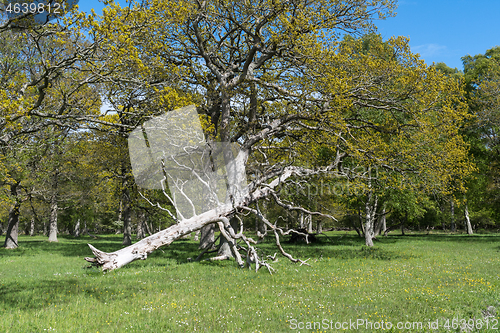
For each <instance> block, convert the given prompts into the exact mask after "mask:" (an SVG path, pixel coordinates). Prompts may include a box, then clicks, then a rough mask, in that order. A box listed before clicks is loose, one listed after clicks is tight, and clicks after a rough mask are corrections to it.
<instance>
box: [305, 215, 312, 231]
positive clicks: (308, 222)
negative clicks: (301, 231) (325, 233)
mask: <svg viewBox="0 0 500 333" xmlns="http://www.w3.org/2000/svg"><path fill="white" fill-rule="evenodd" d="M306 221H307V222H306V223H307V232H308V233H310V234H312V233H313V224H312V215H309V216H307V218H306Z"/></svg>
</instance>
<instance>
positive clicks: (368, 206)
mask: <svg viewBox="0 0 500 333" xmlns="http://www.w3.org/2000/svg"><path fill="white" fill-rule="evenodd" d="M377 200H378V198H377V196H375V200H374V201H373V205H372V203H371V201H372V192H371V191H370V192H369V194H368V199H367V200H366V203H365V210H366V221H365V244H366V246H373V237H374V229H373V227H374V225H373V224H374V220H375V212H376V211H377Z"/></svg>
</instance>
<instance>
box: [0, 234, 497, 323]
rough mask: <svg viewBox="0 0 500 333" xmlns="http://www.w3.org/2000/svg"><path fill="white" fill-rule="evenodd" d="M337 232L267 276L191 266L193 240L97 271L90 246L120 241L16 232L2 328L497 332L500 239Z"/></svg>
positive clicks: (4, 266) (2, 267)
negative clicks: (54, 239) (372, 242)
mask: <svg viewBox="0 0 500 333" xmlns="http://www.w3.org/2000/svg"><path fill="white" fill-rule="evenodd" d="M344 234H345V232H343V233H335V232H331V233H328V236H329V239H326V238H325V237H322V236H320V241H321V242H320V244H317V245H314V246H312V245H288V244H285V248H286V249H287V250H289V251H290V252H291V253H292V254H293V255H295V256H299V257H301V258H302V259H306V258H310V259H309V261H308V262H309V263H311V267H307V266H298V265H295V264H292V263H290V262H289V261H287V260H286V259H285V258H283V257H280V256H279V255H278V256H277V257H278V258H279V261H278V262H276V263H274V264H273V267H274V268H276V273H275V274H273V275H272V276H271V275H269V273H268V272H267V270H265V269H262V270H261V271H259V272H258V273H256V272H255V271H250V270H247V269H238V268H236V265H235V263H234V261H226V262H207V261H205V262H199V263H190V262H188V261H187V258H188V257H195V256H196V255H197V253H198V251H197V245H196V243H195V242H193V241H189V240H181V241H177V242H175V243H174V244H173V245H172V246H170V247H168V248H165V249H163V251H162V250H158V251H156V252H155V253H153V254H152V255H151V256H150V257H149V258H148V259H147V260H145V261H139V262H134V263H131V264H130V265H128V266H125V267H124V268H122V269H119V270H117V271H113V272H110V273H106V274H103V273H102V272H100V271H99V270H98V269H96V268H90V269H88V268H86V267H87V263H86V262H85V261H84V260H83V257H84V256H89V255H90V254H91V253H90V250H89V248H88V247H87V245H86V243H92V244H93V245H95V246H96V247H97V248H99V249H101V250H104V251H113V250H117V249H119V248H121V240H122V238H121V236H115V235H110V236H102V237H100V239H98V240H93V239H90V238H88V237H82V238H79V239H74V238H72V237H70V236H68V237H64V236H60V237H59V240H60V241H59V243H48V242H47V241H46V238H45V237H43V236H36V237H28V236H22V237H20V239H19V244H20V246H21V247H20V248H19V249H16V250H5V249H0V332H46V331H49V332H50V331H53V332H199V331H202V332H299V331H300V332H313V331H314V332H316V331H323V332H341V331H345V332H378V331H383V332H450V331H451V332H460V331H462V332H472V331H474V332H476V331H477V332H499V330H500V323H498V319H499V316H498V311H499V310H500V256H499V254H500V235H498V234H487V235H473V236H467V235H445V234H441V235H429V236H426V235H419V234H409V235H407V236H404V237H403V236H396V235H389V236H388V237H385V238H384V237H382V238H380V239H379V241H377V242H376V246H375V248H373V249H368V248H366V247H364V246H363V240H361V239H360V238H358V237H357V236H356V235H354V234H347V235H344ZM341 235H344V237H342V238H340V236H341ZM261 247H263V248H264V251H265V252H266V253H267V254H273V253H274V252H276V249H275V248H274V247H273V245H272V243H271V242H270V241H269V242H268V243H264V244H263V245H262V246H261ZM461 320H467V321H468V324H474V329H470V328H466V327H464V328H465V329H464V328H460V327H459V326H460V324H461V323H463V322H461ZM419 323H422V327H421V328H420V326H419V325H420V324H419ZM389 324H392V328H391V329H389ZM314 325H316V327H315V329H314ZM370 325H372V326H370ZM397 325H399V328H398V326H397ZM436 325H438V326H436ZM445 326H446V327H445ZM457 326H458V327H457ZM342 327H343V329H342Z"/></svg>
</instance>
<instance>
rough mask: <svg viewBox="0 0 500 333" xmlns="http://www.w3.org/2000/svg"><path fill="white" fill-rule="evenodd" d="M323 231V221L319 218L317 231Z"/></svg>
mask: <svg viewBox="0 0 500 333" xmlns="http://www.w3.org/2000/svg"><path fill="white" fill-rule="evenodd" d="M322 232H323V222H321V220H318V222H316V233H318V234H320V233H322Z"/></svg>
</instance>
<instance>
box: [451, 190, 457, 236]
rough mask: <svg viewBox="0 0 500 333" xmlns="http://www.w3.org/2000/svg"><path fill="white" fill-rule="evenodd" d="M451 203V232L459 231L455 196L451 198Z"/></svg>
mask: <svg viewBox="0 0 500 333" xmlns="http://www.w3.org/2000/svg"><path fill="white" fill-rule="evenodd" d="M450 203H451V232H455V231H457V225H456V224H455V202H454V201H453V198H452V199H451V200H450Z"/></svg>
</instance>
